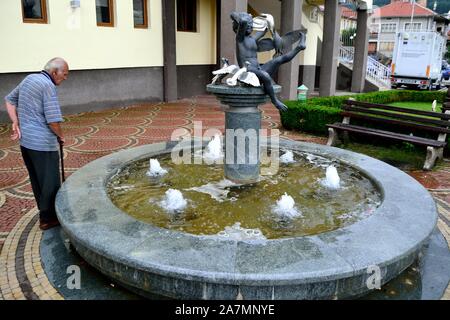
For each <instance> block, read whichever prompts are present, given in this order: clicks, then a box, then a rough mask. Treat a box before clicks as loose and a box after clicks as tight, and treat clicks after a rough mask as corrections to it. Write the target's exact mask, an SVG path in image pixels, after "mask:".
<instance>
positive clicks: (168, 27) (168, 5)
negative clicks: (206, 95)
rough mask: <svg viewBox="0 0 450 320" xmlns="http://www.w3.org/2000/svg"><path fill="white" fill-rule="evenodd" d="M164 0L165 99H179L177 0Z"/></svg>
mask: <svg viewBox="0 0 450 320" xmlns="http://www.w3.org/2000/svg"><path fill="white" fill-rule="evenodd" d="M161 1H162V21H163V50H164V53H163V55H164V56H163V61H164V68H163V69H164V71H163V75H164V101H166V102H168V101H174V100H177V99H178V85H177V41H176V18H175V4H176V0H161Z"/></svg>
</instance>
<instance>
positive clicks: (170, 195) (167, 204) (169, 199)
mask: <svg viewBox="0 0 450 320" xmlns="http://www.w3.org/2000/svg"><path fill="white" fill-rule="evenodd" d="M186 206H187V201H186V199H184V197H183V194H182V193H181V191H180V190H176V189H169V190H167V191H166V195H165V198H164V200H162V201H161V207H163V208H164V209H165V210H166V211H169V212H171V213H176V212H180V211H183V209H184V208H186Z"/></svg>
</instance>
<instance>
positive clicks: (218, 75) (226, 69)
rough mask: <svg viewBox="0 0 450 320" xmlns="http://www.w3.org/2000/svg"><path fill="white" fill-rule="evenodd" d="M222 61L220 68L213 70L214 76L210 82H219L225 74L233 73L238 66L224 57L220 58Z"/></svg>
mask: <svg viewBox="0 0 450 320" xmlns="http://www.w3.org/2000/svg"><path fill="white" fill-rule="evenodd" d="M222 63H223V64H222V68H221V69H219V70H215V71H213V75H214V78H213V79H212V81H211V84H220V83H221V82H222V80H223V79H224V78H225V77H226V76H228V75H232V74H235V73H236V72H237V71H238V70H239V67H238V66H236V65H234V64H232V65H230V63H229V61H228V59H226V58H222Z"/></svg>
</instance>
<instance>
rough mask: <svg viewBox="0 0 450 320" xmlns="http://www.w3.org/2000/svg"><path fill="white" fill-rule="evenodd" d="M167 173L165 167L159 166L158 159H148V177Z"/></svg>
mask: <svg viewBox="0 0 450 320" xmlns="http://www.w3.org/2000/svg"><path fill="white" fill-rule="evenodd" d="M166 173H167V170H166V169H163V168H161V165H160V164H159V161H158V159H150V169H149V170H148V171H147V175H148V176H149V177H158V176H163V175H165V174H166Z"/></svg>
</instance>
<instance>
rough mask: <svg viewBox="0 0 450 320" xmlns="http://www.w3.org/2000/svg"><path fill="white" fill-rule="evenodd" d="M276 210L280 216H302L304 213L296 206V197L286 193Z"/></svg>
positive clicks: (278, 202)
mask: <svg viewBox="0 0 450 320" xmlns="http://www.w3.org/2000/svg"><path fill="white" fill-rule="evenodd" d="M274 212H275V213H276V214H278V215H280V216H283V217H288V218H296V217H300V216H301V215H302V213H301V212H300V211H299V210H298V209H297V208H296V207H295V201H294V198H292V197H291V196H290V195H288V194H287V193H284V194H283V195H282V196H281V198H280V199H279V200H278V201H277V204H276V206H275V209H274Z"/></svg>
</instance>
